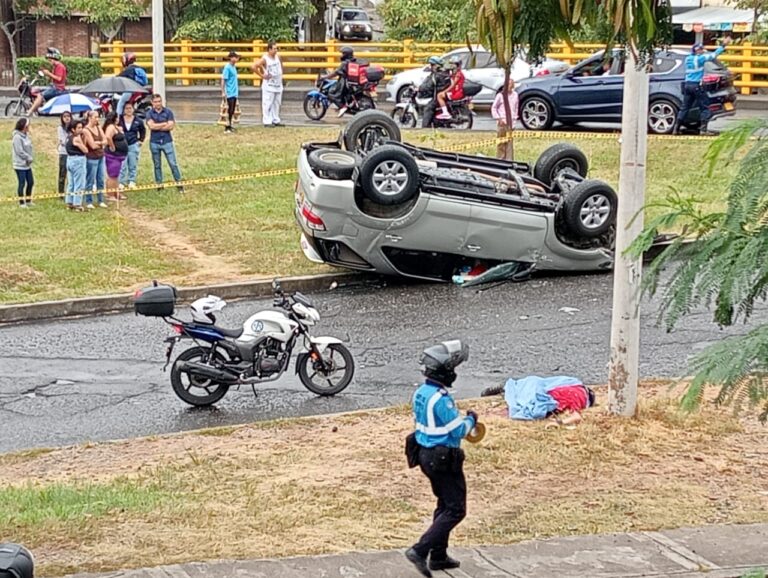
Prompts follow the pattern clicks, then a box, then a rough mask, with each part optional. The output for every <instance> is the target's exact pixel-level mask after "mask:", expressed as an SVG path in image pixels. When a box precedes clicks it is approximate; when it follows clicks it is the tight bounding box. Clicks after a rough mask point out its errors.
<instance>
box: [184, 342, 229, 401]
mask: <svg viewBox="0 0 768 578" xmlns="http://www.w3.org/2000/svg"><path fill="white" fill-rule="evenodd" d="M210 355H211V352H210V350H209V349H205V348H203V347H192V348H190V349H187V350H186V351H183V352H182V353H181V355H179V356H178V357H177V358H176V361H174V362H173V367H172V368H171V386H172V387H173V392H174V393H175V394H176V395H177V396H179V398H180V399H181V400H182V401H184V402H186V403H188V404H189V405H194V406H196V407H205V406H208V405H213V404H214V403H216V402H217V401H219V400H220V399H221V398H222V397H224V396H225V395H226V393H227V390H229V386H228V385H224V384H223V383H217V382H215V381H213V380H211V379H208V378H207V377H203V376H202V375H192V374H190V373H186V372H182V371H180V370H179V365H178V364H179V361H194V362H197V363H205V364H208V365H210V361H209V358H210ZM215 360H216V361H217V362H219V363H226V362H227V360H226V359H225V357H224V356H223V355H222V354H221V353H219V352H218V351H217V352H216V354H215Z"/></svg>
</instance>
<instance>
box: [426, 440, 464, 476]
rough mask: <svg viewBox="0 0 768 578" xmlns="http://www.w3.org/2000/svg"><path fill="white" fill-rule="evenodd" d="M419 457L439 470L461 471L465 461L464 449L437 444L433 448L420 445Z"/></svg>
mask: <svg viewBox="0 0 768 578" xmlns="http://www.w3.org/2000/svg"><path fill="white" fill-rule="evenodd" d="M419 454H420V455H419V457H420V459H421V462H422V463H428V464H429V465H430V467H431V468H432V469H433V470H435V471H437V472H453V471H459V470H460V469H461V466H462V464H463V463H464V450H462V449H461V448H449V447H447V446H435V447H432V448H425V447H423V446H420V447H419Z"/></svg>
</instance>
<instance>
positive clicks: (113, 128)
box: [12, 95, 183, 211]
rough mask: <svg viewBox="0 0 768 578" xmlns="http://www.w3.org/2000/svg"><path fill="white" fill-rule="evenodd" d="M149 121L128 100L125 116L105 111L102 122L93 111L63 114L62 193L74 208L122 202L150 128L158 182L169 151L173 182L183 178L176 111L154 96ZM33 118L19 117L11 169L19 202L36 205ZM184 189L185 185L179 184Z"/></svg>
mask: <svg viewBox="0 0 768 578" xmlns="http://www.w3.org/2000/svg"><path fill="white" fill-rule="evenodd" d="M146 120H147V122H146V125H145V123H144V121H143V120H142V119H140V118H139V117H137V116H136V114H135V110H134V106H133V104H131V103H126V104H125V105H124V107H123V114H121V115H119V116H118V114H117V113H116V112H109V113H107V115H106V117H105V118H104V119H103V120H102V119H101V118H100V117H99V112H98V111H96V110H92V111H90V112H88V113H85V114H84V115H80V116H77V117H75V116H74V115H73V114H72V113H69V112H65V113H63V114H62V115H61V117H60V125H59V126H58V130H57V133H58V153H59V171H58V193H59V196H60V197H61V198H62V200H63V201H64V202H65V203H66V206H67V208H69V209H71V210H74V211H84V210H91V209H95V208H96V207H100V208H107V206H108V205H107V202H108V201H118V200H123V199H125V197H124V196H123V191H124V190H127V189H135V188H136V179H137V174H138V164H139V156H140V153H141V148H142V145H143V143H144V142H145V140H146V138H147V129H149V133H150V134H149V148H150V152H151V154H152V161H153V164H154V177H155V183H157V184H161V183H162V182H163V170H162V156H163V155H165V157H166V159H167V162H168V164H169V166H170V168H171V173H172V174H173V178H174V180H175V181H176V182H177V183H178V182H179V181H181V171H180V170H179V167H178V163H177V162H176V151H175V147H174V143H173V135H172V131H173V129H174V128H175V119H174V116H173V112H172V111H171V110H170V109H169V108H167V107H165V106H163V100H162V97H161V96H160V95H154V96H153V98H152V108H151V109H150V110H149V111H148V112H147V117H146ZM30 123H31V121H30V117H28V116H25V117H22V118H20V119H19V120H18V121H17V123H16V127H15V130H14V131H13V138H12V149H13V153H12V158H13V168H14V170H15V171H16V176H17V179H18V189H17V194H18V197H19V206H21V207H24V208H27V207H30V206H32V205H33V202H32V189H33V187H34V182H35V181H34V176H33V172H32V166H33V161H34V150H33V146H32V137H31V136H30ZM178 188H179V190H180V191H183V187H182V186H181V185H179V186H178Z"/></svg>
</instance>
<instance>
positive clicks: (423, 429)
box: [405, 340, 477, 577]
mask: <svg viewBox="0 0 768 578" xmlns="http://www.w3.org/2000/svg"><path fill="white" fill-rule="evenodd" d="M468 357H469V346H467V345H466V344H463V343H462V342H461V341H460V340H453V341H444V342H442V343H439V344H437V345H433V346H432V347H428V348H427V349H425V350H424V352H423V353H422V355H421V364H422V365H423V366H424V369H423V372H424V376H425V377H426V379H425V381H424V384H423V385H421V386H420V387H419V389H417V390H416V393H415V394H414V396H413V415H414V419H415V421H416V432H415V435H416V442H417V443H418V450H419V451H418V454H419V456H418V463H419V466H420V467H421V471H422V472H424V475H425V476H427V478H428V479H429V481H430V483H431V484H432V492H433V493H434V494H435V496H436V497H437V508H436V509H435V513H434V517H433V522H432V525H431V526H430V527H429V529H428V530H427V531H426V532H425V533H424V535H423V536H422V537H421V538H420V539H419V541H418V542H417V543H416V544H414V545H413V546H412V547H411V548H409V549H408V550H406V552H405V557H406V558H408V560H409V561H410V562H412V563H413V565H414V566H416V569H417V570H418V571H419V572H421V574H422V575H424V576H427V577H429V576H432V573H431V572H430V569H431V570H448V569H451V568H458V567H459V565H460V564H459V561H458V560H454V559H453V558H450V557H449V556H448V538H449V536H450V533H451V530H453V529H454V528H455V527H456V526H457V525H458V524H459V522H461V521H462V520H463V519H464V516H465V515H466V506H467V483H466V480H465V478H464V470H463V464H464V452H463V450H462V449H461V447H460V446H461V440H462V438H464V437H465V436H466V435H467V434H468V433H469V432H470V431H472V429H473V428H474V427H475V424H477V414H476V413H475V412H473V411H468V412H467V415H466V417H462V416H461V414H459V410H458V409H457V408H456V403H455V402H454V400H453V397H451V394H450V393H448V389H447V388H449V387H451V385H452V384H453V382H454V381H455V380H456V372H455V369H456V367H458V366H459V365H461V364H462V363H463V362H464V361H466V360H467V358H468ZM428 558H429V564H428V563H427V559H428Z"/></svg>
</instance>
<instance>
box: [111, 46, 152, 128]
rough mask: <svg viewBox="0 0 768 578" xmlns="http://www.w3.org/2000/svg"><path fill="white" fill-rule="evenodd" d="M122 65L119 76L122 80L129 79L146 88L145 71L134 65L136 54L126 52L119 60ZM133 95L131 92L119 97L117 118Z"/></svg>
mask: <svg viewBox="0 0 768 578" xmlns="http://www.w3.org/2000/svg"><path fill="white" fill-rule="evenodd" d="M121 61H122V63H123V70H122V71H121V72H120V74H119V76H122V77H124V78H130V79H131V80H133V81H134V82H136V83H137V84H140V85H141V86H146V85H147V83H148V82H149V79H148V78H147V73H146V71H145V70H144V69H143V68H142V67H140V66H139V65H137V64H136V54H134V53H133V52H126V53H125V54H123V57H122V59H121ZM132 94H133V93H131V92H124V93H123V94H122V95H121V96H120V100H119V101H118V103H117V114H118V116H122V115H123V109H124V108H125V105H126V103H127V102H128V101H129V100H131V96H132Z"/></svg>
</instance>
